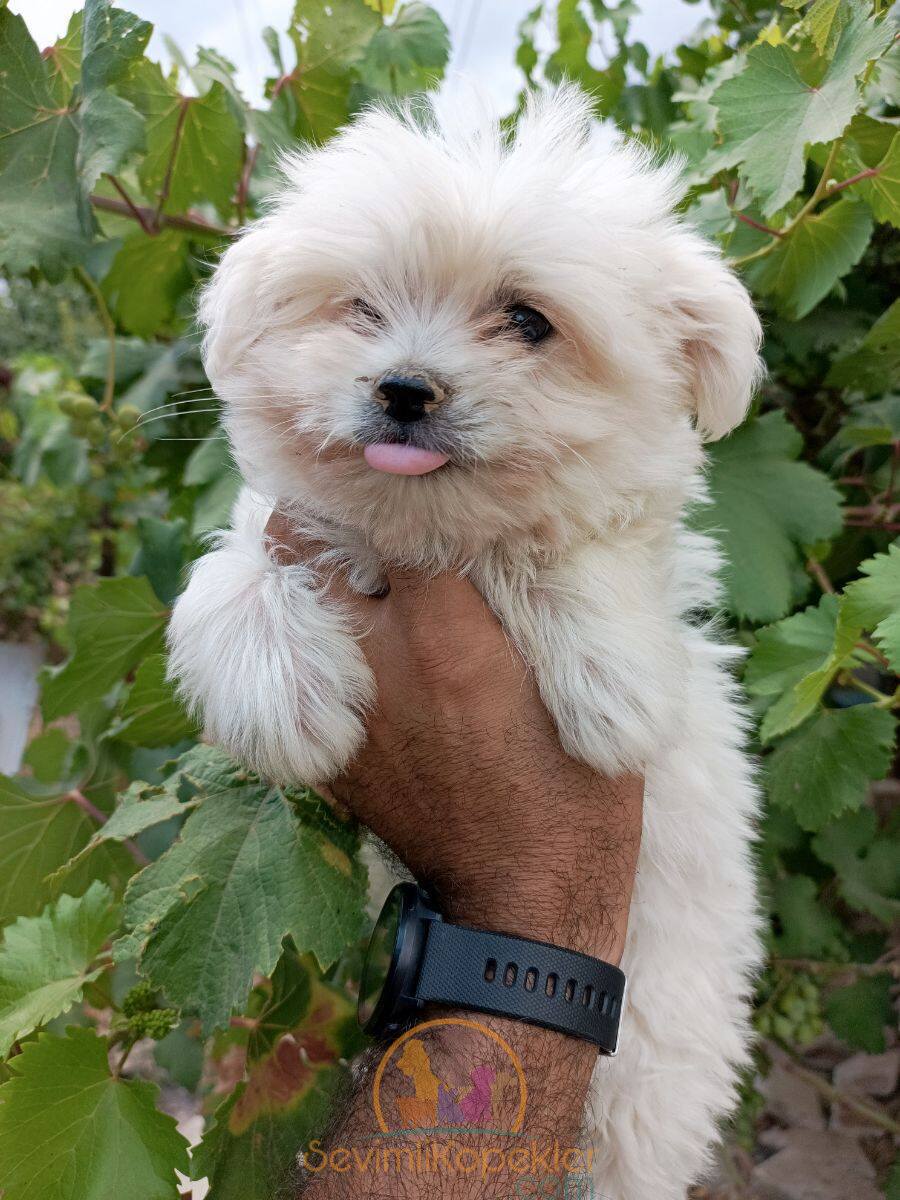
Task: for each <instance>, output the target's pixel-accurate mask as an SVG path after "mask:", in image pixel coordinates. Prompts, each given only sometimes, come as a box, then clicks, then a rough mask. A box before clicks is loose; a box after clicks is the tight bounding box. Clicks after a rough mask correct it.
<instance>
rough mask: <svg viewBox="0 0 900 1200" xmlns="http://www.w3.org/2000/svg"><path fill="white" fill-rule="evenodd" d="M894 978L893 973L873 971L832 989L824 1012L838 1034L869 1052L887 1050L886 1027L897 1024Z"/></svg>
mask: <svg viewBox="0 0 900 1200" xmlns="http://www.w3.org/2000/svg"><path fill="white" fill-rule="evenodd" d="M892 982H893V981H892V979H891V976H890V975H887V974H885V975H872V976H867V977H864V978H862V979H858V980H857V981H856V983H851V984H850V986H849V987H843V988H838V989H837V991H834V992H832V993H831V995H830V996H829V997H828V998H827V999H826V1001H825V1015H826V1017H827V1018H828V1024H829V1025H830V1026H831V1028H832V1029H833V1030H834V1032H835V1033H836V1034H837V1035H838V1037H839V1038H842V1039H843V1040H844V1041H845V1042H848V1043H849V1044H850V1045H851V1046H856V1047H858V1049H860V1050H865V1051H866V1053H867V1054H880V1053H881V1052H882V1051H883V1050H884V1047H885V1038H884V1027H885V1025H890V1026H894V1025H896V1016H895V1014H894V1007H893V1004H892V1003H891V984H892Z"/></svg>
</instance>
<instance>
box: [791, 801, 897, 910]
mask: <svg viewBox="0 0 900 1200" xmlns="http://www.w3.org/2000/svg"><path fill="white" fill-rule="evenodd" d="M812 848H813V851H814V853H815V855H816V857H817V858H819V859H821V861H822V862H824V863H828V865H829V866H830V867H833V868H834V871H835V873H836V874H837V877H838V884H839V886H840V889H841V895H842V896H843V898H844V899H845V900H846V902H847V903H848V904H849V905H850V907H851V908H855V909H857V910H858V911H860V912H869V913H872V915H873V916H875V917H877V918H878V920H879V921H883V922H884V923H885V924H886V925H890V924H892V923H893V922H894V921H896V920H897V919H898V918H900V841H898V839H897V838H895V837H890V836H888V835H887V834H879V832H878V818H877V817H876V816H875V813H874V812H873V811H872V809H870V808H862V809H860V810H859V812H853V813H846V814H845V815H844V816H843V817H841V818H840V820H838V821H832V822H831V823H830V824H829V825H826V826H825V828H824V829H823V830H822V832H821V833H820V834H818V835H817V836H816V837H815V838H814V839H813V843H812Z"/></svg>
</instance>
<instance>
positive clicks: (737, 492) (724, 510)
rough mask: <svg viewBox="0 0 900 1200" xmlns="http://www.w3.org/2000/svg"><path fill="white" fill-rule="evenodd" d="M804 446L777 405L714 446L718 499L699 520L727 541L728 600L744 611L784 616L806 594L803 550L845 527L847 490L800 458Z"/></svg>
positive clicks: (697, 524) (701, 510) (713, 482)
mask: <svg viewBox="0 0 900 1200" xmlns="http://www.w3.org/2000/svg"><path fill="white" fill-rule="evenodd" d="M802 448H803V439H802V437H801V436H800V434H799V433H798V432H797V431H796V429H794V428H793V426H791V425H790V424H788V422H787V420H786V419H785V417H784V414H783V413H781V412H779V411H774V412H770V413H766V414H765V416H762V417H759V418H758V419H756V420H752V421H750V422H749V423H748V424H746V425H744V426H742V427H741V428H740V429H738V430H737V431H736V432H735V433H733V434H732V435H731V436H730V437H728V438H726V439H725V440H724V441H722V442H719V443H718V444H717V445H715V446H713V447H712V449H711V453H710V465H709V475H708V480H709V490H710V494H711V496H712V499H713V504H712V505H711V506H701V507H698V508H697V509H696V510H695V511H694V513H693V514H692V517H691V524H692V525H693V527H694V528H696V529H699V530H701V531H703V532H704V533H709V534H711V535H712V536H713V537H715V538H716V539H717V540H718V541H719V542H720V543H721V545H722V547H723V549H724V551H725V554H726V560H727V561H726V565H725V567H724V570H723V573H722V578H723V582H724V584H725V591H726V602H727V604H728V608H729V609H730V610H731V612H733V613H734V614H735V615H736V616H738V617H743V618H746V619H747V620H750V621H754V622H759V623H761V622H766V621H775V620H777V619H778V618H779V617H783V616H784V615H785V613H787V612H788V611H789V610H790V609H791V608H792V607H793V606H794V604H795V603H796V601H797V600H798V599H800V598H802V594H801V595H800V596H798V594H797V593H798V586H797V569H798V568H799V567H800V566H801V565H802V560H801V558H800V548H801V547H803V546H804V545H811V544H812V543H814V542H818V541H827V540H828V539H830V538H832V537H834V536H835V535H836V534H837V533H839V532H840V529H841V525H842V522H841V511H840V494H839V492H838V491H837V489H836V488H835V487H834V485H833V484H832V483H831V481H830V480H829V479H828V478H827V477H826V476H825V475H823V474H822V473H821V472H819V471H816V470H815V469H814V468H812V467H810V466H809V465H808V464H807V463H804V462H797V461H795V460H796V459H797V458H798V457H799V455H800V452H801V450H802ZM804 586H805V585H804Z"/></svg>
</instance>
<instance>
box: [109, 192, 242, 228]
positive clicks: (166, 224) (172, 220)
mask: <svg viewBox="0 0 900 1200" xmlns="http://www.w3.org/2000/svg"><path fill="white" fill-rule="evenodd" d="M91 204H92V205H93V206H94V208H97V209H99V210H100V211H101V212H109V213H115V214H116V216H119V217H131V218H132V219H133V220H135V221H137V222H138V223H139V224H140V226H141V228H142V229H145V230H146V222H148V221H152V220H153V219H154V216H155V211H154V209H152V208H147V207H146V206H145V205H143V204H135V203H134V202H133V201H132V200H129V201H128V202H127V203H126V202H125V201H124V200H114V199H113V198H112V196H91ZM159 228H160V229H182V230H184V232H185V233H194V234H198V235H199V236H200V237H215V238H223V237H224V238H233V237H236V236H237V232H238V231H237V230H236V229H229V228H228V227H227V226H226V225H214V224H213V222H212V221H206V220H204V218H203V217H199V216H197V214H196V213H180V214H179V213H173V214H172V215H169V214H168V213H162V214H161V216H160V218H159ZM151 236H155V235H151Z"/></svg>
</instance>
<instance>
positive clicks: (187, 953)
mask: <svg viewBox="0 0 900 1200" xmlns="http://www.w3.org/2000/svg"><path fill="white" fill-rule="evenodd" d="M221 762H222V760H221V759H219V760H217V759H216V758H206V759H201V760H200V762H199V765H200V768H201V771H202V772H203V774H204V776H205V777H201V776H199V775H198V773H197V771H196V769H192V768H190V767H189V768H188V771H187V772H186V773H188V774H189V775H190V777H191V778H193V779H194V781H195V782H197V783H199V786H200V787H201V791H202V796H203V799H204V803H203V804H202V806H201V807H200V808H199V809H197V810H196V811H195V812H194V813H192V814H191V816H190V817H188V819H187V821H186V822H185V824H184V826H183V828H182V831H181V836H180V838H179V840H178V841H177V842H175V843H174V845H173V846H172V847H171V848H170V849H169V850H167V851H166V853H165V854H163V855H162V856H161V857H160V858H159V859H158V860H157V861H156V862H154V863H151V865H150V866H149V867H147V868H145V870H143V871H142V872H141V873H140V874H139V875H137V876H135V877H134V879H133V880H132V882H131V884H130V885H129V888H128V891H127V893H126V898H125V918H126V926H127V927H128V928H129V930H130V931H131V932H130V934H129V935H128V936H127V937H126V938H125V939H123V940H122V941H121V942H120V943H118V944H117V951H116V952H117V955H118V957H120V958H121V957H127V956H129V955H132V954H134V953H137V952H139V953H140V969H141V972H142V973H143V974H145V975H146V976H147V977H148V978H150V979H151V980H152V981H153V982H154V983H155V984H156V985H157V986H159V987H160V988H162V989H163V990H164V991H165V992H166V994H167V995H168V996H169V997H170V999H171V1000H172V1001H173V1002H175V1003H176V1004H178V1005H180V1006H181V1007H182V1008H184V1009H185V1010H187V1011H190V1012H195V1013H197V1014H198V1015H200V1016H201V1017H202V1019H203V1023H204V1027H205V1029H207V1030H210V1029H213V1028H215V1027H216V1026H218V1025H222V1024H224V1023H225V1022H227V1020H228V1018H229V1016H230V1015H231V1012H232V1010H233V1008H234V1007H235V1006H236V1005H238V1004H243V1002H244V1001H245V1000H246V997H247V993H248V991H249V989H250V984H251V982H252V978H253V974H254V972H255V971H259V972H261V973H262V974H264V975H268V974H270V973H271V972H272V970H273V969H274V968H275V965H276V963H277V961H278V958H279V956H280V954H281V943H282V939H283V938H284V937H286V936H288V935H290V936H292V937H293V939H294V942H295V943H296V946H297V948H298V949H299V950H301V951H306V950H310V951H312V952H313V953H314V954H315V956H316V958H317V959H318V960H319V962H321V963H322V964H323V965H327V964H329V963H331V962H333V961H334V960H335V959H336V958H337V957H338V955H339V954H340V953H341V951H342V950H343V949H344V947H345V946H346V945H347V944H348V943H349V942H351V941H353V940H354V939H355V938H356V937H358V936H359V933H360V930H361V924H362V911H363V904H364V899H365V880H364V871H363V869H362V868H361V866H360V865H359V864H357V863H354V862H353V861H352V859H351V857H350V856H349V855H348V853H347V851H346V849H345V848H344V846H342V845H341V843H340V841H339V840H335V839H334V838H333V837H330V836H327V835H326V833H325V832H323V826H322V823H321V822H316V823H311V822H308V821H307V820H304V819H303V817H304V816H305V814H304V813H303V812H301V811H300V809H299V808H298V806H297V805H295V804H292V803H291V801H290V799H289V798H288V794H286V793H285V792H284V791H283V790H281V789H279V788H275V787H269V786H267V785H266V784H264V783H261V782H260V781H258V780H256V778H255V777H253V776H248V775H247V774H246V773H241V772H239V771H237V770H236V768H235V767H234V765H233V764H230V763H228V761H227V760H224V763H223V765H222V766H219V765H218V763H221ZM350 836H351V837H353V838H354V840H355V834H351V835H350Z"/></svg>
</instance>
